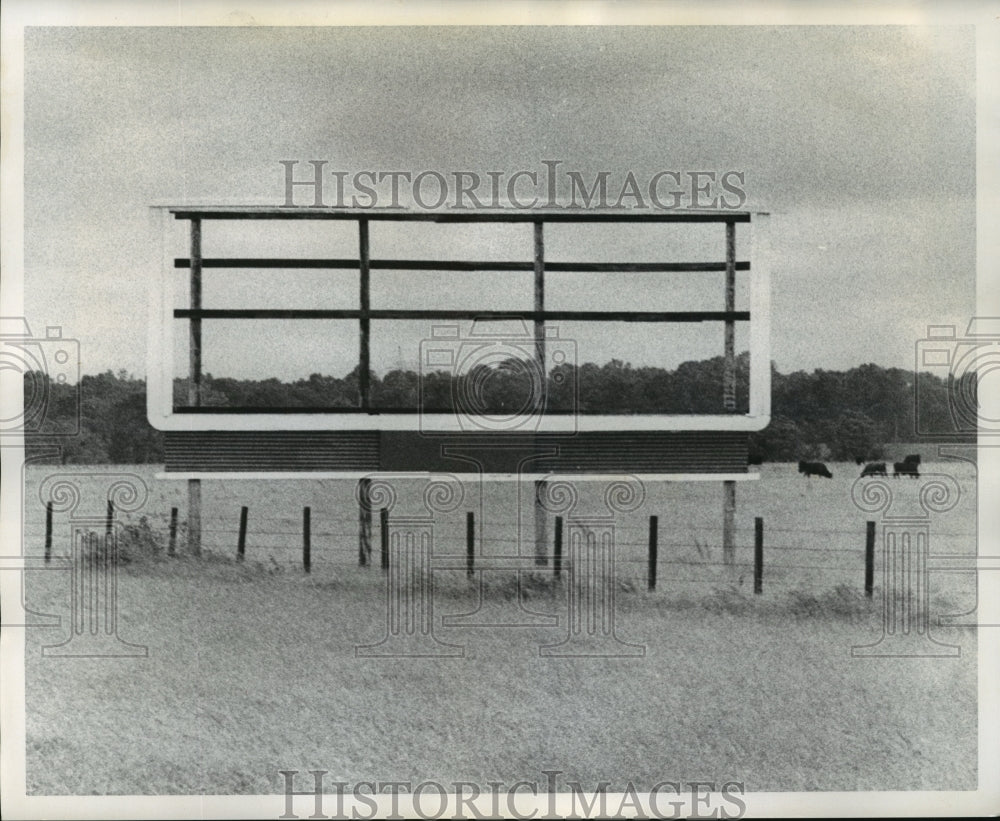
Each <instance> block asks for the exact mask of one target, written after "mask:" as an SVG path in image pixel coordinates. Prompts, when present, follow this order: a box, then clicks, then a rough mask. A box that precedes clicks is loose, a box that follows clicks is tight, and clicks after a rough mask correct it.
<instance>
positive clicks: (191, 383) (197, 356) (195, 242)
mask: <svg viewBox="0 0 1000 821" xmlns="http://www.w3.org/2000/svg"><path fill="white" fill-rule="evenodd" d="M200 308H201V220H200V219H199V218H197V217H194V218H192V220H191V309H192V310H195V311H197V310H199V309H200ZM190 321H191V325H190V334H189V342H188V405H190V406H192V407H196V408H197V407H200V405H201V319H200V318H197V317H193V318H192V319H191V320H190Z"/></svg>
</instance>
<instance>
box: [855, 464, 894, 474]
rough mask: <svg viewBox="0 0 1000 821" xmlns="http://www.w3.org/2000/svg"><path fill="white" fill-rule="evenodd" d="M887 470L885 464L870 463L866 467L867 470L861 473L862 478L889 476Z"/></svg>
mask: <svg viewBox="0 0 1000 821" xmlns="http://www.w3.org/2000/svg"><path fill="white" fill-rule="evenodd" d="M888 475H889V474H888V473H886V470H885V462H870V463H869V464H867V465H865V469H864V470H863V471H861V476H862V478H863V477H865V476H888Z"/></svg>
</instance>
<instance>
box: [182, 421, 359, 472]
mask: <svg viewBox="0 0 1000 821" xmlns="http://www.w3.org/2000/svg"><path fill="white" fill-rule="evenodd" d="M164 450H165V460H166V469H167V471H175V472H197V471H320V470H344V471H354V470H357V471H374V470H378V469H379V434H378V431H347V432H344V431H197V432H186V431H185V432H173V431H171V432H167V433H166V434H165V441H164Z"/></svg>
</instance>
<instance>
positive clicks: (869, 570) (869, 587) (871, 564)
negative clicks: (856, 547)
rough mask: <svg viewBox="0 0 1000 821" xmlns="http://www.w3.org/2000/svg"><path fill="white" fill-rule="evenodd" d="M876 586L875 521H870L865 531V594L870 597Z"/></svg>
mask: <svg viewBox="0 0 1000 821" xmlns="http://www.w3.org/2000/svg"><path fill="white" fill-rule="evenodd" d="M874 588H875V522H868V526H867V529H866V532H865V595H866V596H867V597H868V598H869V599H870V598H871V597H872V591H873V590H874Z"/></svg>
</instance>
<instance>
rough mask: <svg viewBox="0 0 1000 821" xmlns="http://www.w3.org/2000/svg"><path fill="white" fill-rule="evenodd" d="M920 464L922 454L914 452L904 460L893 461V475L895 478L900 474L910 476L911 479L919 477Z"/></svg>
mask: <svg viewBox="0 0 1000 821" xmlns="http://www.w3.org/2000/svg"><path fill="white" fill-rule="evenodd" d="M919 465H920V454H919V453H914V454H910V455H909V456H907V457H906V458H905V459H904V460H903V461H902V462H893V463H892V468H893V471H892V475H893V478H895V479H898V478H899V477H900V476H909V477H910V478H911V479H919V478H920V471H919V470H917V467H918V466H919Z"/></svg>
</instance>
